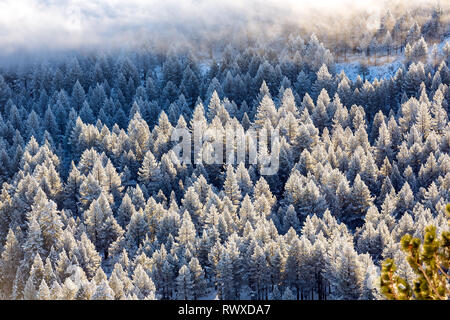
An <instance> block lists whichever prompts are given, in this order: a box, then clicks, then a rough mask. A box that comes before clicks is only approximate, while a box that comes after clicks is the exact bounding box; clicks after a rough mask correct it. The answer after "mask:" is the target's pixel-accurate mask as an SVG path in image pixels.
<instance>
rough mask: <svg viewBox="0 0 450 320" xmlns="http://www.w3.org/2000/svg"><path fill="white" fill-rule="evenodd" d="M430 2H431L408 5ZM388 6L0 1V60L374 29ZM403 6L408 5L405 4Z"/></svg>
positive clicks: (362, 0)
mask: <svg viewBox="0 0 450 320" xmlns="http://www.w3.org/2000/svg"><path fill="white" fill-rule="evenodd" d="M414 2H415V3H416V4H418V3H430V4H431V3H435V1H433V0H421V1H418V0H416V1H414ZM387 3H389V7H392V8H396V7H398V6H401V5H403V4H405V3H406V2H405V1H399V0H398V1H379V0H378V1H377V0H359V1H354V0H300V1H299V0H261V1H257V0H250V1H235V0H232V1H226V3H220V2H218V1H212V0H181V1H180V0H164V1H158V0H148V1H144V0H128V1H118V0H94V1H91V0H3V1H0V48H1V54H2V55H11V54H14V53H16V52H29V53H30V52H31V53H33V52H38V51H47V52H48V51H57V50H72V49H83V48H111V47H124V46H125V47H126V46H129V45H136V44H141V43H144V42H145V41H146V40H156V41H161V42H162V43H171V42H174V41H175V40H177V41H180V42H182V41H193V40H194V41H195V39H200V38H201V39H205V38H208V37H211V38H213V39H214V38H216V39H217V38H219V37H220V36H222V34H223V33H224V32H226V33H230V31H235V32H236V33H239V32H241V33H242V32H243V31H245V32H259V31H263V32H264V33H267V32H272V31H276V30H278V29H279V27H280V25H282V24H285V23H290V24H296V25H299V26H300V27H303V28H304V29H308V28H310V29H311V30H313V29H314V28H316V29H317V28H326V27H327V26H329V25H330V23H329V22H330V17H335V18H336V17H339V19H337V21H342V23H345V21H346V19H347V18H349V17H351V16H352V14H354V13H355V12H358V11H364V12H366V13H367V14H368V15H366V20H367V21H366V25H367V26H368V27H369V28H376V27H377V26H378V24H379V17H380V15H381V14H383V13H384V12H385V10H386V7H387ZM407 3H408V5H409V6H410V5H411V1H408V2H407Z"/></svg>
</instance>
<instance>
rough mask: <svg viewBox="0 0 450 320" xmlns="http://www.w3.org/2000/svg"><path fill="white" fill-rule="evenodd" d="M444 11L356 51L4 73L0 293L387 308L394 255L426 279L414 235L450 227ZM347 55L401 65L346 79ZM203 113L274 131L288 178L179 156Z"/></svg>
mask: <svg viewBox="0 0 450 320" xmlns="http://www.w3.org/2000/svg"><path fill="white" fill-rule="evenodd" d="M442 16H444V14H443V13H442V10H441V9H439V7H434V8H433V9H432V10H430V12H429V13H427V16H425V17H424V16H423V12H419V13H417V14H414V13H411V12H406V13H404V14H402V15H396V16H394V15H393V14H392V13H391V12H389V11H388V12H386V14H385V16H384V17H383V19H382V23H381V27H380V28H379V29H378V31H377V32H376V33H375V34H373V35H371V38H370V39H366V40H367V41H366V42H363V41H362V40H361V39H359V38H356V40H355V41H356V42H355V43H354V45H350V42H349V41H350V40H348V41H347V40H345V41H344V42H337V44H336V46H331V45H330V43H331V42H330V41H328V40H327V39H325V40H319V39H324V37H322V36H318V35H316V34H306V33H299V32H298V30H297V32H289V33H287V34H286V35H285V37H281V38H279V39H277V42H276V43H274V42H273V41H272V40H266V39H264V37H260V38H259V39H253V38H251V37H249V38H248V39H247V40H248V41H241V40H240V41H235V42H229V43H228V42H227V44H226V45H223V48H222V50H220V54H219V55H215V54H213V55H212V56H208V58H201V55H202V54H200V53H199V52H196V51H195V50H185V49H183V48H181V49H180V48H175V46H174V47H173V48H171V49H169V50H165V51H161V50H152V48H151V47H149V48H146V49H142V50H136V51H127V50H123V51H121V52H119V51H112V52H104V53H100V52H98V53H95V54H92V53H86V54H83V53H76V54H67V55H66V56H64V58H59V59H49V60H48V61H37V62H35V63H29V64H24V65H22V66H21V67H17V66H14V67H13V66H9V67H4V68H3V69H1V70H0V183H1V190H0V298H2V299H98V300H100V299H188V300H192V299H200V298H210V299H211V298H214V297H215V296H216V295H217V297H218V298H219V299H248V298H252V299H286V300H288V299H349V300H350V299H382V298H383V295H382V294H381V288H380V281H379V277H380V266H381V261H383V260H385V259H388V258H390V259H393V260H395V262H396V264H397V268H398V269H397V273H398V275H399V276H400V277H402V278H403V279H405V280H406V281H408V282H412V280H413V279H414V278H415V274H414V272H413V270H412V269H411V267H410V266H409V265H408V263H407V260H406V255H405V254H404V252H403V251H402V248H401V245H400V243H399V241H400V239H401V238H402V237H403V236H404V235H405V234H406V233H409V234H411V235H412V236H413V237H417V238H423V232H424V230H425V227H426V226H428V225H434V226H435V227H436V234H437V235H440V234H441V233H442V232H443V231H444V230H448V227H449V226H448V220H447V218H446V216H445V206H446V204H447V203H448V202H449V201H450V191H449V190H450V130H449V129H450V127H449V121H448V110H449V103H450V89H449V85H450V72H449V69H448V64H449V62H450V60H449V59H450V45H449V43H448V42H446V43H442V40H443V39H445V38H446V37H448V35H449V33H448V30H449V24H448V22H446V21H445V20H443V19H441V17H442ZM352 30H355V29H351V28H349V31H348V33H343V34H342V36H343V37H344V36H346V35H348V36H350V35H355V36H356V33H354V32H353V31H352ZM275 44H276V46H275ZM202 45H203V43H202ZM438 45H439V47H438ZM350 53H354V54H360V55H361V54H363V53H364V56H363V57H364V60H366V59H367V58H369V59H372V60H373V63H376V62H375V60H376V59H377V55H381V54H383V55H384V54H387V55H388V56H389V55H390V56H392V57H393V56H394V55H403V56H404V59H403V60H402V64H401V67H400V68H399V69H398V70H397V71H396V73H395V75H393V76H389V77H385V78H383V79H374V80H373V81H369V80H367V78H366V77H365V76H364V75H363V74H362V72H361V74H360V75H358V76H357V77H356V79H351V78H349V77H348V76H347V75H346V74H345V73H344V72H340V73H337V72H336V60H338V61H339V62H340V61H341V60H342V59H344V60H346V59H347V55H348V54H350ZM378 59H379V56H378ZM361 71H364V65H362V66H361ZM194 123H196V124H199V125H200V126H201V127H200V128H201V130H202V131H204V132H206V131H207V130H208V129H211V130H216V131H217V132H220V133H222V135H223V136H226V134H227V132H231V131H233V130H242V132H244V131H246V130H248V129H252V128H253V129H259V128H265V129H267V130H268V131H269V132H272V131H273V130H274V129H278V130H279V132H280V141H279V143H277V144H271V143H269V144H268V145H267V148H265V149H264V148H259V149H258V151H257V157H258V159H263V160H265V159H266V158H268V157H269V155H268V153H269V150H270V151H273V149H275V148H276V149H277V150H276V151H278V152H279V161H280V166H279V170H278V172H277V173H276V174H274V175H262V174H261V171H260V168H259V166H258V165H253V164H250V163H249V160H248V159H245V160H244V161H242V162H240V163H236V164H235V165H223V164H222V165H219V164H208V163H203V164H197V163H195V162H194V163H193V164H192V165H186V164H184V163H182V162H180V161H177V159H176V158H175V157H173V156H172V153H173V151H172V147H173V146H174V144H175V143H174V142H173V141H172V140H171V135H172V132H173V131H174V130H175V129H176V128H187V129H189V130H191V131H192V130H193V124H194ZM210 142H211V141H206V142H205V143H204V144H203V145H202V150H197V151H195V150H194V153H193V154H192V158H193V159H194V160H195V157H196V156H198V153H200V152H206V151H208V150H209V149H210V148H211V143H210ZM205 150H206V151H205ZM196 152H198V153H196ZM224 156H225V155H224Z"/></svg>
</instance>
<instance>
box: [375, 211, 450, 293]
mask: <svg viewBox="0 0 450 320" xmlns="http://www.w3.org/2000/svg"><path fill="white" fill-rule="evenodd" d="M446 211H447V215H448V216H449V217H450V204H447V206H446ZM449 224H450V221H449ZM401 248H402V250H403V251H404V252H405V253H406V255H407V261H408V263H409V265H410V266H411V268H412V269H413V270H414V273H415V274H416V275H417V277H416V279H415V280H414V281H413V283H412V284H410V283H408V281H406V280H405V279H404V278H401V277H399V276H398V275H396V274H395V271H396V270H397V267H396V265H395V263H394V261H393V260H392V259H386V260H385V261H384V262H383V264H382V269H381V277H380V286H381V292H382V293H383V295H384V296H385V297H386V298H388V299H390V300H411V299H421V300H423V299H426V300H447V299H449V297H450V286H449V280H450V275H449V267H450V232H449V231H444V232H442V234H441V237H440V239H438V238H437V236H436V227H434V226H428V227H426V228H425V236H424V240H423V243H422V241H421V240H420V239H418V238H413V237H411V235H409V234H406V235H405V236H403V238H402V239H401Z"/></svg>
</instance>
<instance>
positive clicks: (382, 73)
mask: <svg viewBox="0 0 450 320" xmlns="http://www.w3.org/2000/svg"><path fill="white" fill-rule="evenodd" d="M402 65H403V63H402V61H401V60H400V59H396V60H394V61H392V62H389V63H384V64H381V65H373V66H371V65H369V66H367V69H368V73H367V75H366V77H365V78H366V79H367V80H368V81H373V80H375V78H377V79H378V80H380V79H389V78H390V77H393V76H394V75H395V73H396V72H397V70H398V69H399V68H401V67H402ZM341 71H344V72H345V74H346V75H347V77H348V78H349V79H350V80H353V81H354V80H356V78H357V77H358V75H361V72H360V63H359V62H358V61H354V62H347V63H336V72H337V73H338V74H339V73H341ZM361 77H362V76H361Z"/></svg>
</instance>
